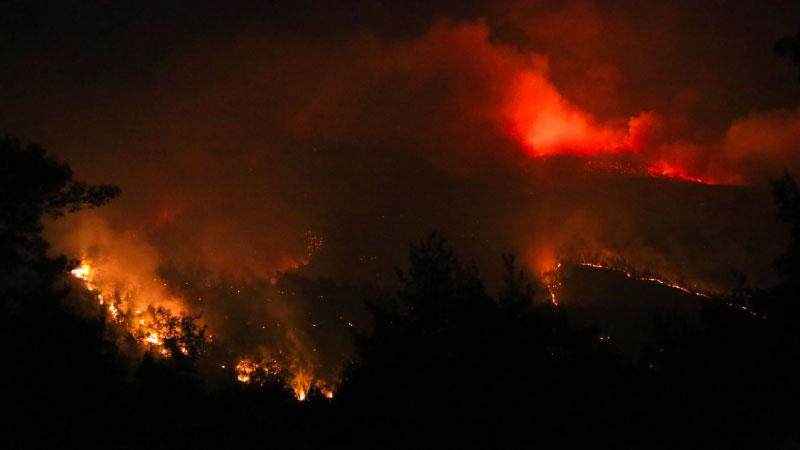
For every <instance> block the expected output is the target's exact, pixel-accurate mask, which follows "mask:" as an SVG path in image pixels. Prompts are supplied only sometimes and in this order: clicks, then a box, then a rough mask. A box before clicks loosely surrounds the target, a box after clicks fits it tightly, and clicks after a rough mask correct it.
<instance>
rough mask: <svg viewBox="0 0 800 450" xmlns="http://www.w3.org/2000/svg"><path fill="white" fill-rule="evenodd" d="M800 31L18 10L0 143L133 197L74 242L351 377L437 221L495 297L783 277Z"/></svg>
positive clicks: (668, 4)
mask: <svg viewBox="0 0 800 450" xmlns="http://www.w3.org/2000/svg"><path fill="white" fill-rule="evenodd" d="M179 3H181V4H179ZM799 23H800V4H798V2H797V1H794V0H765V1H760V2H743V1H724V0H714V1H711V0H709V1H703V2H698V1H696V0H678V1H669V0H654V1H647V2H642V1H636V0H607V1H595V2H591V1H577V0H576V1H527V0H509V1H439V2H432V1H405V2H397V1H379V0H365V1H352V0H344V1H306V0H301V1H298V0H293V1H272V2H264V1H245V0H233V1H227V2H213V1H195V2H191V5H189V4H188V3H186V2H164V1H152V2H151V1H135V2H134V1H131V2H128V1H98V2H81V1H36V2H34V1H0V58H2V62H1V63H0V98H2V107H0V131H2V132H4V133H8V134H11V135H14V136H18V137H19V138H21V139H23V140H26V141H34V142H37V143H40V144H42V145H43V146H45V147H46V148H48V149H49V150H50V151H51V152H52V153H53V154H55V155H57V156H58V157H59V158H62V159H64V160H65V161H68V162H69V164H70V165H71V166H72V168H73V169H74V171H75V174H76V176H77V177H78V178H80V179H83V180H86V181H88V182H95V183H97V182H107V183H114V184H117V185H119V186H120V187H121V189H122V195H121V196H120V198H118V199H116V200H115V201H114V202H112V203H111V204H110V205H109V206H108V207H105V208H103V209H99V210H92V211H86V212H81V213H79V214H76V215H75V216H72V217H68V218H65V219H62V220H59V221H57V222H56V223H52V224H49V226H48V229H47V233H48V237H49V238H50V240H51V241H52V242H53V244H54V249H55V250H57V251H60V252H64V253H66V254H68V255H71V256H74V257H76V258H89V259H92V260H93V261H94V262H96V263H97V264H98V267H103V264H105V267H106V269H107V270H106V276H107V277H108V279H107V283H108V284H109V285H117V286H118V285H124V284H125V283H126V282H129V281H130V280H133V282H134V283H140V284H141V285H148V283H151V281H143V280H153V279H155V278H157V277H162V278H167V279H168V280H167V281H168V283H167V284H169V285H170V292H171V293H170V294H169V295H170V298H169V301H168V302H167V301H166V300H165V302H166V303H168V304H169V305H170V306H171V307H173V308H186V309H187V310H190V311H204V313H205V314H206V320H207V322H208V323H209V325H210V330H211V332H213V333H215V334H216V335H219V336H220V337H221V338H222V339H226V338H227V339H228V340H229V341H230V342H235V344H232V345H233V347H235V351H239V350H243V351H265V350H264V348H265V347H266V348H268V350H266V351H269V350H274V348H276V347H280V348H287V349H288V350H286V351H287V352H290V353H292V352H294V353H297V354H307V353H308V352H314V353H319V354H323V353H325V356H318V355H315V356H304V358H308V359H309V360H313V361H312V362H310V363H309V364H311V365H314V364H318V365H325V364H329V365H333V366H335V365H336V364H337V363H338V362H339V361H340V360H341V359H343V358H345V357H346V356H347V353H348V352H349V351H350V349H349V344H348V343H346V342H345V341H346V338H345V337H343V336H346V332H347V329H348V328H350V327H353V324H352V322H353V321H355V322H356V325H360V324H363V323H364V320H363V318H362V317H363V311H362V310H361V309H360V307H359V306H358V305H357V302H355V300H352V298H353V295H355V294H352V293H353V292H367V291H371V290H373V289H375V288H376V286H385V285H390V286H391V285H392V284H393V283H395V272H394V268H395V267H402V266H403V265H404V264H406V255H407V250H408V247H407V244H408V242H410V241H412V240H415V239H418V238H420V237H421V236H423V235H424V234H425V233H427V232H429V231H432V230H439V231H442V232H443V233H444V235H445V236H447V238H448V239H449V240H450V241H451V242H452V243H453V244H454V246H455V247H456V249H458V251H459V254H460V255H462V256H463V257H464V259H465V260H469V261H474V262H475V263H476V264H477V266H478V267H479V268H480V271H481V273H482V274H484V275H485V277H486V282H487V286H489V287H490V288H491V289H496V287H497V285H498V280H499V273H500V270H501V268H502V266H501V261H500V255H501V254H502V253H513V254H516V255H518V257H519V259H520V261H521V262H522V265H523V268H524V269H525V270H527V271H529V272H530V273H532V274H534V275H535V276H537V277H538V276H542V275H544V274H545V273H547V272H549V271H551V270H553V269H554V268H555V267H556V266H557V264H558V263H559V262H572V263H581V262H591V263H598V264H599V263H602V264H604V265H607V266H613V267H617V268H623V269H626V270H628V269H631V268H634V269H636V270H639V271H641V272H642V273H648V274H657V275H658V276H659V277H661V278H662V279H665V280H670V281H673V282H676V283H681V284H682V285H686V286H691V288H692V289H693V290H697V291H702V292H711V293H714V292H722V291H724V290H727V289H730V288H731V287H733V286H734V284H735V283H736V280H735V279H733V278H732V277H731V271H733V270H735V271H741V272H743V273H745V274H746V275H747V276H748V277H749V279H750V280H751V281H752V282H753V283H754V284H756V285H764V284H767V283H770V282H773V281H774V274H773V272H772V270H771V267H770V261H771V260H773V259H774V258H775V257H776V256H777V255H778V254H779V253H780V251H781V249H782V248H783V245H784V242H785V233H784V231H783V229H782V228H780V227H779V226H778V225H777V224H776V222H775V215H774V208H773V204H772V201H771V197H770V193H769V189H768V183H767V181H768V179H769V177H777V176H780V175H781V173H782V171H783V169H784V168H788V169H789V170H790V171H794V172H795V173H797V171H798V170H800V153H798V152H797V144H798V142H800V109H798V104H800V84H799V83H798V81H797V80H798V76H800V74H799V73H798V70H797V67H796V66H793V65H792V64H790V63H789V62H788V61H787V60H785V59H782V58H780V57H778V55H776V54H775V53H774V52H773V51H772V47H773V45H774V43H775V42H776V41H778V40H779V39H781V38H782V37H785V36H788V35H790V34H792V33H796V32H797V26H798V24H799ZM576 276H577V277H578V278H580V274H578V275H576ZM292 277H297V278H292ZM209 280H214V281H213V282H211V281H209ZM225 280H227V281H225ZM276 280H284V281H283V283H284V284H281V282H280V281H278V282H277V284H276ZM307 280H317V281H315V282H314V283H322V282H321V281H318V280H326V281H325V282H324V283H323V284H313V283H312V284H311V285H309V284H307ZM191 283H195V284H197V285H203V283H205V285H204V286H205V288H195V287H192V286H194V284H191ZM325 283H328V284H325ZM600 284H602V283H600ZM612 284H613V280H612ZM187 286H189V287H187ZM224 286H227V288H225V287H224ZM242 286H244V287H242ZM142 289H145V290H147V289H149V288H142ZM159 289H160V288H159ZM226 289H227V290H226ZM605 289H606V290H607V291H613V290H614V288H613V287H612V288H605ZM237 290H239V291H241V290H245V291H246V294H247V295H241V292H236V291H237ZM321 292H325V294H322V293H321ZM337 292H338V294H337ZM351 294H352V295H351ZM154 295H155V294H154ZM158 295H160V294H158ZM323 295H331V297H332V298H340V299H343V298H350V299H351V300H346V301H345V300H341V301H342V302H344V303H342V304H341V305H338V306H337V305H336V304H334V305H333V306H331V305H329V304H324V305H322V306H320V305H321V304H320V302H319V301H316V300H314V299H315V298H316V299H319V298H322V297H321V296H323ZM576 295H577V294H576ZM632 295H633V294H632ZM337 296H338V297H337ZM204 297H205V298H206V300H203V298H204ZM208 298H216V299H217V300H216V301H217V303H215V304H209V303H208V302H209V300H207V299H208ZM265 298H268V299H270V300H269V301H268V302H267V303H269V305H267V306H265V303H264V302H265V300H264V299H265ZM198 299H200V300H198ZM203 301H205V302H206V303H203ZM331 301H336V300H331ZM275 324H278V325H275ZM325 324H329V326H331V327H335V330H334V331H330V332H325V333H328V334H322V335H315V333H317V332H318V331H315V329H316V328H318V326H324V325H325ZM331 324H332V325H331ZM268 325H269V326H270V327H276V326H277V327H280V326H283V327H284V328H282V329H280V330H278V331H274V330H272V331H269V332H264V333H265V334H264V335H258V336H256V337H254V334H253V333H255V332H254V331H253V330H257V329H266V328H264V327H266V326H268ZM287 327H288V329H293V328H297V329H301V330H302V331H301V332H300V331H298V332H297V333H293V332H290V331H285V330H286V329H287ZM337 333H338V334H337ZM334 335H335V336H337V337H336V338H335V339H334V338H330V336H334ZM320 341H325V342H323V343H321V344H320ZM318 348H319V351H318ZM326 352H327V353H326ZM331 353H333V355H331ZM323 360H324V362H321V361H323ZM331 361H332V362H331ZM329 369H330V368H329ZM330 370H331V371H335V369H330Z"/></svg>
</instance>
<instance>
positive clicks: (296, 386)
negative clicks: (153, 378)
mask: <svg viewBox="0 0 800 450" xmlns="http://www.w3.org/2000/svg"><path fill="white" fill-rule="evenodd" d="M71 274H72V276H73V277H75V278H76V279H78V280H80V281H81V282H82V284H83V287H84V288H86V290H87V291H89V292H90V293H92V294H93V295H94V297H95V298H96V299H97V302H98V304H99V305H100V306H101V307H102V308H104V309H105V310H106V311H107V312H108V320H109V321H110V322H112V323H114V324H116V325H118V326H120V327H122V328H123V329H124V330H125V331H126V332H127V333H128V335H129V336H131V337H132V338H133V339H134V340H135V341H136V342H137V343H138V344H139V345H141V346H142V348H146V349H149V350H152V351H154V353H156V354H158V355H161V356H163V357H172V356H174V355H173V350H171V349H176V350H177V351H178V352H180V353H181V354H183V355H184V356H189V355H190V352H191V351H192V341H191V339H188V340H187V339H185V338H186V333H185V332H186V330H184V329H182V328H181V325H182V323H181V320H180V319H179V318H178V317H176V316H174V315H172V314H171V313H170V312H169V310H167V309H165V308H154V307H152V306H148V307H147V308H146V309H144V310H142V309H138V308H136V307H135V306H134V303H133V298H132V296H133V295H132V294H127V295H121V294H120V293H119V292H108V291H104V290H103V289H101V288H100V287H99V282H98V269H97V268H96V267H95V266H94V265H92V264H91V263H90V262H88V261H83V262H82V263H81V264H80V265H79V266H78V267H76V268H75V269H73V270H72V271H71ZM188 334H189V335H190V336H188V337H189V338H192V337H197V336H194V335H193V334H192V333H188ZM200 337H201V338H202V337H203V336H202V335H200ZM223 367H224V366H223ZM235 373H236V379H237V380H238V381H239V382H242V383H253V384H258V385H263V384H265V383H266V382H267V381H268V380H270V379H273V380H280V381H283V382H285V383H286V385H287V386H288V387H289V388H290V389H291V390H292V392H294V395H295V397H296V398H297V400H299V401H304V400H305V399H306V398H307V396H308V394H309V391H310V390H311V387H312V386H314V388H316V389H317V390H318V391H319V392H320V393H321V394H322V395H323V396H325V397H326V398H329V399H330V398H333V393H334V390H333V388H332V386H331V385H330V384H329V383H327V382H326V381H325V380H322V379H318V378H315V377H314V375H313V373H312V372H310V371H308V370H303V369H298V370H296V371H295V370H292V371H289V370H285V369H284V368H283V366H282V365H281V364H280V363H279V362H278V361H275V360H270V361H256V360H252V359H247V358H242V359H240V360H239V362H238V363H237V364H236V366H235Z"/></svg>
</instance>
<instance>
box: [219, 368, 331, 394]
mask: <svg viewBox="0 0 800 450" xmlns="http://www.w3.org/2000/svg"><path fill="white" fill-rule="evenodd" d="M235 370H236V379H237V380H239V381H240V382H242V383H248V384H258V385H263V384H265V383H266V382H268V381H269V380H270V379H272V380H281V379H283V377H284V376H287V377H288V379H287V380H286V381H285V382H286V384H287V386H288V387H289V388H290V389H291V390H292V392H293V393H294V396H295V398H297V400H298V401H301V402H302V401H304V400H305V399H306V398H307V397H308V394H309V392H310V391H311V387H312V386H314V388H316V389H317V390H318V391H319V392H320V393H321V394H322V395H323V396H325V398H329V399H332V398H333V388H332V387H331V386H330V384H328V383H327V382H326V381H325V380H322V379H319V378H317V379H315V378H314V376H313V374H311V373H309V372H307V371H304V370H298V371H297V372H296V373H287V372H286V371H284V370H283V369H282V367H281V365H280V363H278V361H275V360H271V361H255V360H252V359H248V358H242V359H240V360H239V362H238V363H237V364H236V368H235Z"/></svg>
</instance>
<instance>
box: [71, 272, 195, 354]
mask: <svg viewBox="0 0 800 450" xmlns="http://www.w3.org/2000/svg"><path fill="white" fill-rule="evenodd" d="M71 273H72V275H73V276H74V277H75V278H77V279H79V280H81V281H82V282H83V285H84V287H85V288H86V290H88V291H89V292H91V293H93V294H94V295H95V297H96V298H97V301H98V303H99V304H100V306H102V307H104V308H105V309H106V311H107V312H108V314H109V320H110V321H111V322H113V323H115V324H117V325H119V326H121V327H123V328H124V329H125V330H126V331H127V332H128V334H129V335H130V336H131V337H133V338H134V339H135V340H136V342H137V343H139V344H140V345H142V346H143V347H145V348H148V349H150V350H153V351H154V352H155V353H156V354H159V355H161V356H164V357H169V356H172V352H173V350H172V349H177V351H178V352H180V353H181V354H183V355H184V356H188V355H189V353H190V350H189V344H188V343H187V342H182V341H183V339H182V334H183V333H182V331H183V330H181V324H180V319H178V318H177V317H175V316H173V315H172V314H171V313H170V312H169V310H167V309H164V308H154V307H152V306H149V307H147V308H146V309H145V310H142V309H140V308H136V307H135V306H134V305H133V302H132V299H131V298H130V297H131V296H130V295H127V296H123V295H120V294H119V293H117V292H114V293H112V292H104V291H102V290H101V289H100V288H99V287H98V285H97V280H96V276H97V271H96V269H95V268H94V267H93V266H92V265H91V264H90V263H89V262H86V261H84V262H82V263H81V265H80V266H78V267H76V268H75V269H73V270H72V271H71ZM168 342H170V343H174V345H168V344H167V343H168Z"/></svg>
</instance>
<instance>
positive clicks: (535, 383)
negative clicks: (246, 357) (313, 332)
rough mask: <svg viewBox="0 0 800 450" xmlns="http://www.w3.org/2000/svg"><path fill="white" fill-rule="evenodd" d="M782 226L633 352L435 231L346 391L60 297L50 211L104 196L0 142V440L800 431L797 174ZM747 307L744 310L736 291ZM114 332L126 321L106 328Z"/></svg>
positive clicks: (391, 440) (374, 443)
mask: <svg viewBox="0 0 800 450" xmlns="http://www.w3.org/2000/svg"><path fill="white" fill-rule="evenodd" d="M773 190H774V193H775V199H776V204H777V208H778V218H779V219H780V220H781V221H782V222H784V223H785V224H786V225H787V226H788V228H789V232H790V241H789V242H790V243H789V248H788V249H787V251H786V253H785V254H784V255H783V256H782V257H781V258H780V259H779V260H778V261H776V263H775V270H776V272H777V274H778V275H779V277H780V282H779V283H778V284H777V285H775V286H773V287H771V288H769V289H763V290H754V289H748V288H745V287H743V288H741V289H739V290H737V291H736V292H733V293H731V294H730V295H728V296H726V297H725V298H718V299H713V300H711V301H709V302H707V303H706V305H705V307H704V308H703V311H702V314H701V320H700V321H699V324H698V325H692V326H690V327H685V326H681V324H675V323H669V321H666V322H664V319H663V318H662V319H661V320H662V323H660V324H659V328H660V329H662V330H663V333H661V334H662V336H661V337H660V339H659V341H658V342H656V343H654V345H651V346H650V347H648V350H646V351H645V352H644V353H643V357H642V358H641V359H640V360H639V361H635V362H631V361H630V360H629V359H626V358H622V357H620V356H618V355H617V354H615V352H614V351H613V347H612V346H609V345H608V344H607V342H605V341H604V340H603V339H601V338H600V335H599V334H598V331H597V330H593V329H590V328H585V327H576V326H574V325H571V324H570V321H569V320H568V317H565V315H564V313H563V312H562V311H561V310H559V309H558V308H553V307H552V306H550V305H549V303H548V302H547V301H544V300H545V293H543V292H541V291H540V290H537V289H534V287H533V286H534V283H532V282H531V281H529V280H528V279H527V277H526V276H525V274H523V273H522V272H520V271H518V269H517V268H516V267H515V264H514V259H513V258H512V257H505V259H504V261H505V264H506V268H507V272H506V280H505V288H504V291H503V292H502V293H501V294H500V295H499V296H490V295H489V294H487V292H486V290H485V289H484V286H483V284H482V282H481V279H480V277H479V276H478V274H477V271H476V270H475V268H473V267H470V266H465V265H463V264H462V263H461V262H460V261H459V260H458V259H457V258H456V256H455V255H454V252H453V249H452V248H450V247H449V245H448V244H447V243H446V242H445V240H444V239H443V238H442V237H441V236H440V235H438V234H432V235H430V236H428V237H426V238H425V239H423V240H422V241H421V242H420V243H418V244H414V245H412V246H411V248H410V265H409V268H408V270H407V271H404V272H401V273H400V274H399V276H400V283H399V285H400V288H399V289H398V290H397V291H396V292H394V293H392V294H386V295H383V296H380V297H379V298H375V299H372V300H370V301H369V302H368V308H369V311H370V313H371V315H372V318H373V328H372V330H371V331H370V332H369V333H363V334H358V335H355V336H354V339H355V343H356V356H355V359H354V361H353V362H352V363H351V364H350V365H349V366H348V367H346V369H345V373H344V379H343V382H342V384H341V386H340V387H339V389H338V391H337V395H336V397H335V399H333V400H329V399H327V398H324V397H323V396H322V395H320V393H317V392H312V393H311V395H310V396H309V398H308V399H307V401H305V402H298V401H296V400H295V399H294V397H293V396H292V395H291V393H290V392H289V391H288V390H286V389H285V388H283V387H282V385H281V383H280V380H274V381H272V382H268V383H265V384H264V385H261V386H257V385H252V384H250V385H248V384H242V383H238V382H236V381H235V380H234V379H230V380H228V381H213V382H212V381H209V380H204V379H203V377H202V376H201V375H200V373H201V372H200V371H199V370H198V368H197V366H198V363H197V357H198V355H200V354H201V353H202V351H203V349H202V348H199V347H200V346H201V345H202V344H201V343H198V344H197V346H198V348H192V351H191V352H189V354H188V356H182V355H181V354H180V353H179V352H174V354H176V355H177V356H176V357H175V358H160V357H154V356H153V355H149V354H145V355H144V356H143V357H142V358H141V359H139V360H136V361H131V360H130V358H123V357H122V356H121V354H120V352H119V340H120V337H119V336H118V335H115V334H114V330H112V329H110V328H109V325H107V321H106V320H105V317H104V316H103V315H102V314H101V313H99V312H98V314H97V315H96V316H95V317H94V318H89V319H87V318H86V317H85V315H79V314H77V313H76V312H75V310H74V308H71V307H70V304H69V302H68V298H69V289H68V288H67V287H66V286H67V284H66V283H65V280H66V274H67V272H68V270H69V269H71V268H72V267H73V265H74V264H75V262H70V261H68V260H67V259H66V258H63V257H57V258H53V257H50V256H48V255H47V248H48V244H47V242H46V241H45V240H44V239H43V238H42V236H41V232H42V220H43V219H44V218H45V217H47V216H59V215H62V214H65V213H69V212H74V211H77V210H79V209H81V208H84V207H97V206H101V205H103V204H104V203H106V202H107V201H109V200H110V199H111V198H113V197H114V196H115V195H117V193H118V189H116V188H115V187H112V186H88V185H85V184H82V183H79V182H76V181H74V180H73V179H72V176H71V172H70V170H69V168H68V167H67V166H66V165H64V164H61V163H58V162H56V161H54V160H53V159H51V158H50V157H48V156H47V155H46V154H45V153H44V151H43V150H42V149H40V148H38V147H35V146H24V145H22V144H20V143H19V142H18V141H16V140H13V139H3V140H0V205H1V206H2V208H0V330H2V331H1V332H2V352H3V353H2V356H1V357H2V361H3V370H2V371H0V376H1V377H2V380H0V382H1V383H2V384H1V386H2V396H3V397H2V398H3V405H4V410H5V414H4V416H5V418H4V419H3V425H4V427H3V428H4V430H5V431H3V433H2V434H1V435H0V439H2V441H3V442H2V443H0V446H1V447H2V448H95V447H103V448H148V449H152V448H170V449H172V448H193V449H197V448H220V449H238V448H314V449H316V448H347V449H352V448H370V449H375V448H402V449H409V448H453V449H462V448H543V449H548V448H553V449H555V448H559V449H581V448H587V449H599V448H621V449H641V448H648V449H690V448H697V449H737V448H742V449H756V448H758V449H779V448H780V449H783V448H798V438H799V436H798V431H799V430H800V411H798V400H800V391H799V390H798V388H799V387H800V381H799V380H800V365H799V364H798V362H800V327H798V326H797V323H798V320H799V319H800V304H798V294H800V190H799V189H798V186H797V184H796V183H795V182H794V180H793V179H792V178H791V177H790V176H788V175H785V176H784V177H783V178H781V179H779V180H776V181H773ZM732 305H733V306H742V307H746V308H747V311H745V310H744V309H742V308H739V307H732ZM115 336H116V337H115Z"/></svg>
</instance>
